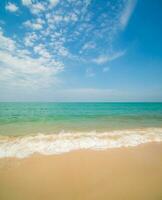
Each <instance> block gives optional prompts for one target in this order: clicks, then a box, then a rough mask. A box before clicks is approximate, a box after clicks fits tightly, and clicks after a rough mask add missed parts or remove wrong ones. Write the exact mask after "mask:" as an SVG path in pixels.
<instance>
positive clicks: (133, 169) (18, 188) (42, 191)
mask: <svg viewBox="0 0 162 200" xmlns="http://www.w3.org/2000/svg"><path fill="white" fill-rule="evenodd" d="M161 155H162V142H159V143H147V144H142V145H139V146H136V147H129V148H126V147H125V148H116V149H108V150H99V151H96V150H77V151H71V152H68V153H63V154H59V155H50V156H49V155H48V156H45V155H38V154H34V155H32V156H30V157H27V158H23V159H18V158H2V159H0V199H1V200H10V199H12V200H19V199H23V200H26V199H31V200H38V199H39V200H44V199H48V200H52V199H57V200H63V199H66V200H73V199H75V200H83V199H84V200H91V199H92V200H96V199H101V200H102V199H103V200H106V199H111V200H118V199H124V200H127V199H131V200H135V199H136V200H137V199H138V200H139V199H141V200H156V199H157V200H160V199H162V189H161V188H162V167H161V166H162V156H161Z"/></svg>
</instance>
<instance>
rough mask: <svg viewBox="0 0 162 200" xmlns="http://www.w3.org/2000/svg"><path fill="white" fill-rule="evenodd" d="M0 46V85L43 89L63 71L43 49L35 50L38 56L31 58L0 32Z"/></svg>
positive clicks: (61, 66)
mask: <svg viewBox="0 0 162 200" xmlns="http://www.w3.org/2000/svg"><path fill="white" fill-rule="evenodd" d="M0 44H1V46H0V85H4V84H7V85H9V86H13V85H15V86H18V85H19V86H32V87H42V86H43V87H44V86H45V85H47V86H48V85H50V84H52V83H53V81H54V77H55V75H56V74H57V73H59V72H61V71H62V70H63V69H64V66H63V64H62V63H61V62H59V61H56V60H55V59H53V58H51V57H50V56H49V55H47V53H48V52H46V51H45V49H43V47H39V49H38V48H37V49H35V51H36V52H39V55H40V56H39V55H38V56H37V57H33V56H31V55H30V52H29V51H28V50H26V49H23V48H22V47H21V46H20V45H19V44H17V43H16V42H15V41H13V39H11V38H8V37H6V36H4V34H3V32H2V31H0Z"/></svg>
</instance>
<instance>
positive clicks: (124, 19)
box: [119, 0, 137, 30]
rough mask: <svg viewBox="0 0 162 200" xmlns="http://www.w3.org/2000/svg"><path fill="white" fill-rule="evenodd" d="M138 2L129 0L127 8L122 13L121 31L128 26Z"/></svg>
mask: <svg viewBox="0 0 162 200" xmlns="http://www.w3.org/2000/svg"><path fill="white" fill-rule="evenodd" d="M136 3H137V0H127V1H126V4H125V7H124V8H123V11H122V12H121V16H120V20H119V22H120V27H121V29H122V30H123V29H125V27H126V26H127V24H128V22H129V19H130V17H131V15H132V13H133V11H134V9H135V6H136Z"/></svg>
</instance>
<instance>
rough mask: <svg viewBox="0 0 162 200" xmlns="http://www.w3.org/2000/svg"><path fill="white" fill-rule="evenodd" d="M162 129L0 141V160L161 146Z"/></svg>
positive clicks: (39, 135)
mask: <svg viewBox="0 0 162 200" xmlns="http://www.w3.org/2000/svg"><path fill="white" fill-rule="evenodd" d="M161 141H162V128H145V129H132V130H118V131H111V132H102V133H97V132H95V131H94V132H87V133H85V132H84V133H81V132H75V133H59V134H50V135H44V134H38V135H35V136H21V137H20V136H19V137H8V136H1V137H0V158H6V157H17V158H25V157H28V156H30V155H32V154H34V153H38V154H43V155H52V154H60V153H65V152H69V151H72V150H79V149H92V150H101V149H108V148H120V147H133V146H137V145H139V144H143V143H148V142H161Z"/></svg>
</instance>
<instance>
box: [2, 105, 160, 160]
mask: <svg viewBox="0 0 162 200" xmlns="http://www.w3.org/2000/svg"><path fill="white" fill-rule="evenodd" d="M159 141H162V103H51V102H50V103H9V102H6V103H0V157H19V158H21V157H26V156H29V155H32V154H34V153H40V154H47V155H49V154H58V153H64V152H68V151H71V150H76V149H106V148H119V147H127V146H136V145H138V144H142V143H147V142H159Z"/></svg>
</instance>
